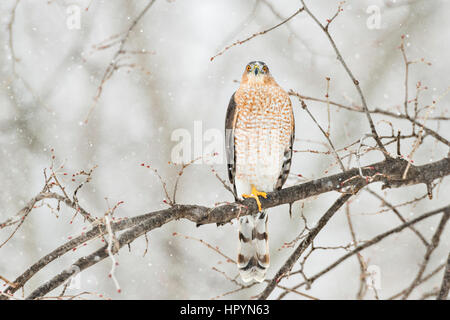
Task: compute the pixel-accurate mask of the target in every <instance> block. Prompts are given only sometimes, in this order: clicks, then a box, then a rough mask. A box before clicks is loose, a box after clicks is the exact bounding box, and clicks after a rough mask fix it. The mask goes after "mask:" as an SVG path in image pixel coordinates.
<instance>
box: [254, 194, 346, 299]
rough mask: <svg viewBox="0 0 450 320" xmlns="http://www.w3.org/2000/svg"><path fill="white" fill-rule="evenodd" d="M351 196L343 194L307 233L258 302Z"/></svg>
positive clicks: (270, 290)
mask: <svg viewBox="0 0 450 320" xmlns="http://www.w3.org/2000/svg"><path fill="white" fill-rule="evenodd" d="M351 196H352V194H343V195H341V196H340V197H339V198H338V199H337V200H336V201H335V202H334V203H333V205H332V206H331V207H330V209H328V210H327V212H326V213H325V214H324V215H323V216H322V217H321V218H320V220H319V221H318V222H317V224H316V226H315V227H314V228H313V229H312V230H311V231H310V232H309V234H308V236H307V237H306V238H305V239H304V240H303V241H302V242H301V243H300V244H299V246H298V247H297V248H296V249H295V251H294V252H293V253H292V254H291V256H290V257H289V258H288V259H287V261H286V262H285V263H284V265H283V266H282V267H281V268H280V269H279V270H278V272H277V274H276V275H275V276H274V277H273V279H272V280H271V281H270V282H269V284H268V285H267V287H266V288H265V289H264V291H263V292H262V293H261V295H260V296H259V299H260V300H265V299H267V298H268V297H269V295H270V294H271V293H272V291H273V290H274V289H275V287H276V285H277V283H278V282H279V281H280V280H281V278H282V277H284V276H285V275H286V274H287V273H289V272H290V270H291V269H292V267H293V266H294V264H295V263H296V262H297V260H298V259H299V258H300V256H301V255H302V253H303V252H304V251H305V250H306V248H307V247H308V246H309V245H310V244H311V243H312V241H313V240H314V238H315V237H316V236H317V234H318V233H319V232H320V230H322V228H323V227H324V226H325V225H326V224H327V222H328V221H329V220H330V219H331V217H332V216H333V215H334V214H335V213H336V212H337V211H338V210H339V208H340V207H341V206H342V205H343V204H344V203H345V202H346V201H347V200H348V199H350V197H351Z"/></svg>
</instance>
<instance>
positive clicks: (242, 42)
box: [210, 8, 303, 61]
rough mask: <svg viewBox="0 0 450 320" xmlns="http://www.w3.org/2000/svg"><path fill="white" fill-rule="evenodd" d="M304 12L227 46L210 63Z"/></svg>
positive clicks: (297, 12) (300, 10)
mask: <svg viewBox="0 0 450 320" xmlns="http://www.w3.org/2000/svg"><path fill="white" fill-rule="evenodd" d="M302 11H303V8H300V9H298V10H297V11H296V12H294V14H292V15H291V16H290V17H288V18H287V19H285V20H283V21H282V22H280V23H278V24H276V25H274V26H273V27H271V28H269V29H267V30H264V31H260V32H257V33H254V34H253V35H251V36H250V37H248V38H246V39H244V40H242V41H241V40H237V41H236V42H234V43H232V44H230V45H229V46H226V47H225V48H224V49H223V50H222V51H220V52H219V53H217V54H216V55H214V56H212V57H211V58H210V61H213V60H214V59H215V58H217V57H218V56H221V55H222V54H224V53H225V51H227V50H228V49H231V48H232V47H234V46H236V45H241V44H244V43H246V42H247V41H250V40H252V39H253V38H255V37H257V36H261V35H263V34H266V33H268V32H270V31H272V30H274V29H276V28H278V27H279V26H281V25H283V24H285V23H286V22H288V21H289V20H291V19H292V18H293V17H295V16H296V15H298V14H299V13H300V12H302Z"/></svg>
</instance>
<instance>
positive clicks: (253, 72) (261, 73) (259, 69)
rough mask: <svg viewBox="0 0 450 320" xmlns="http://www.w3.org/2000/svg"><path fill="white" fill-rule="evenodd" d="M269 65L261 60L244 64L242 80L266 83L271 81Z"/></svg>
mask: <svg viewBox="0 0 450 320" xmlns="http://www.w3.org/2000/svg"><path fill="white" fill-rule="evenodd" d="M272 80H273V78H272V75H271V74H270V72H269V67H268V66H267V65H266V64H265V63H264V62H262V61H252V62H249V63H248V64H247V65H246V66H245V70H244V74H243V75H242V82H244V83H245V82H258V83H267V82H269V81H272Z"/></svg>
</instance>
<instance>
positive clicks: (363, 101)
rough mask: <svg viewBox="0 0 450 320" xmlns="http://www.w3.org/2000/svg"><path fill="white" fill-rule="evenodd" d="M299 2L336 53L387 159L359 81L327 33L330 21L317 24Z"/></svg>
mask: <svg viewBox="0 0 450 320" xmlns="http://www.w3.org/2000/svg"><path fill="white" fill-rule="evenodd" d="M301 1H302V4H303V8H304V9H305V11H306V13H308V14H309V15H310V16H311V18H312V19H313V20H314V21H315V22H316V23H317V25H318V26H319V27H320V28H321V29H322V30H323V32H324V33H325V35H326V36H327V38H328V40H329V41H330V43H331V46H332V47H333V49H334V51H335V53H336V56H337V59H338V60H339V61H340V62H341V64H342V66H343V67H344V69H345V71H346V72H347V74H348V75H349V77H350V78H351V79H352V81H353V84H354V85H355V87H356V90H357V91H358V93H359V96H360V97H361V102H362V105H363V109H364V112H365V114H366V117H367V120H368V121H369V125H370V130H371V131H372V135H373V137H374V139H375V141H376V142H377V145H378V148H380V150H381V151H383V156H384V158H385V159H388V158H389V156H388V152H387V150H386V148H385V147H384V145H383V143H382V142H381V140H380V138H379V136H378V133H377V130H376V129H375V125H374V123H373V120H372V117H371V116H370V112H369V108H368V107H367V104H366V98H365V97H364V95H363V93H362V90H361V87H360V86H359V81H358V80H356V78H355V76H354V75H353V73H352V72H351V71H350V68H349V67H348V66H347V64H346V63H345V61H344V58H343V57H342V55H341V53H340V52H339V49H338V48H337V46H336V43H335V42H334V40H333V38H332V37H331V35H330V33H329V32H328V26H329V23H330V22H331V21H332V20H329V22H328V24H327V25H326V26H323V25H322V24H321V23H320V22H319V20H318V19H317V18H316V16H315V15H313V14H312V12H311V11H310V10H309V8H308V7H307V6H306V4H305V1H304V0H301ZM340 9H341V5H339V9H338V12H337V13H336V15H335V16H334V17H333V19H334V18H335V17H336V16H337V14H338V13H339V11H340Z"/></svg>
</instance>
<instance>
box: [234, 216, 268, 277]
mask: <svg viewBox="0 0 450 320" xmlns="http://www.w3.org/2000/svg"><path fill="white" fill-rule="evenodd" d="M267 217H268V216H267V214H266V212H265V211H262V212H258V214H256V215H255V216H244V217H241V218H239V249H238V259H237V265H238V269H239V273H240V275H241V278H242V280H243V281H244V282H249V281H251V280H252V279H254V280H256V281H258V282H262V281H263V280H264V279H265V277H266V271H267V269H268V268H269V262H270V259H269V238H268V234H267Z"/></svg>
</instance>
